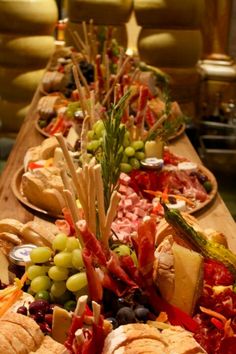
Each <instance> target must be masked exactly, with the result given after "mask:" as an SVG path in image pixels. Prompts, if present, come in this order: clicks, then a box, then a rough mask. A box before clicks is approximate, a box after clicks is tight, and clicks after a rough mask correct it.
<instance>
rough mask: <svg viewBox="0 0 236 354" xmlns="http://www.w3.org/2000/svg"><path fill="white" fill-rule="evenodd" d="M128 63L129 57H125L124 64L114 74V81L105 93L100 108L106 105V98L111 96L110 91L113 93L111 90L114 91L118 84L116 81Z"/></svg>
mask: <svg viewBox="0 0 236 354" xmlns="http://www.w3.org/2000/svg"><path fill="white" fill-rule="evenodd" d="M129 61H130V57H127V58H126V59H125V61H124V63H123V64H122V66H121V68H120V70H119V72H118V73H117V74H116V76H115V79H114V81H113V84H112V86H111V88H110V90H109V91H108V92H107V94H106V96H105V98H104V100H103V101H102V106H105V104H106V102H107V100H108V98H109V97H110V95H111V93H112V91H113V89H114V87H115V85H116V83H117V82H118V80H119V79H120V77H121V76H122V74H123V72H124V70H125V68H126V65H127V64H128V62H129Z"/></svg>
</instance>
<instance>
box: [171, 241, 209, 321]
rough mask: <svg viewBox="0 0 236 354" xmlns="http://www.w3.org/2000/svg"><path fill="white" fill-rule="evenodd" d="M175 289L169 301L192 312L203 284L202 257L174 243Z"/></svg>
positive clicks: (189, 312)
mask: <svg viewBox="0 0 236 354" xmlns="http://www.w3.org/2000/svg"><path fill="white" fill-rule="evenodd" d="M172 250H173V253H174V267H175V290H174V294H173V296H172V298H171V299H170V301H169V302H170V303H171V304H172V305H175V306H177V307H178V308H180V309H181V310H183V311H185V312H186V313H188V314H190V315H191V314H192V313H193V310H194V307H195V304H196V301H197V299H198V296H199V294H200V292H201V290H202V285H203V257H202V256H201V255H200V254H199V253H197V252H195V251H192V250H189V249H187V248H185V247H182V246H180V245H178V244H177V243H174V244H173V246H172Z"/></svg>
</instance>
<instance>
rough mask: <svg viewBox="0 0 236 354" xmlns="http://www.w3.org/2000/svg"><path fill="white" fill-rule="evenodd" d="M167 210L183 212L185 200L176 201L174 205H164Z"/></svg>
mask: <svg viewBox="0 0 236 354" xmlns="http://www.w3.org/2000/svg"><path fill="white" fill-rule="evenodd" d="M166 205H167V207H168V208H170V209H177V210H180V211H185V210H186V202H185V200H176V202H175V203H174V204H166Z"/></svg>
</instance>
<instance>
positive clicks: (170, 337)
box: [102, 323, 206, 354]
mask: <svg viewBox="0 0 236 354" xmlns="http://www.w3.org/2000/svg"><path fill="white" fill-rule="evenodd" d="M172 353H175V354H201V353H205V354H206V351H205V350H204V349H203V348H202V347H201V346H200V345H199V344H198V343H197V342H196V341H195V339H194V338H193V335H192V333H190V332H188V331H186V330H184V329H183V328H181V327H178V326H170V328H169V329H166V330H164V331H162V332H160V331H159V330H158V329H156V328H154V327H152V326H150V325H148V324H142V323H133V324H128V325H124V326H120V327H118V328H117V329H115V330H114V331H112V332H111V333H109V334H108V336H107V337H106V339H105V343H104V348H103V352H102V354H172Z"/></svg>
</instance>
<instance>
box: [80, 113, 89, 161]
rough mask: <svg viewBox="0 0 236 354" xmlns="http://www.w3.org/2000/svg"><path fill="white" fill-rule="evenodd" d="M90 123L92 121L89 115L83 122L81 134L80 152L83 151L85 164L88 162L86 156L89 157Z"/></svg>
mask: <svg viewBox="0 0 236 354" xmlns="http://www.w3.org/2000/svg"><path fill="white" fill-rule="evenodd" d="M89 121H90V116H88V115H87V116H86V117H85V118H84V120H83V124H82V129H81V134H80V151H81V156H82V162H83V163H85V162H87V161H86V156H87V144H88V130H89Z"/></svg>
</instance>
